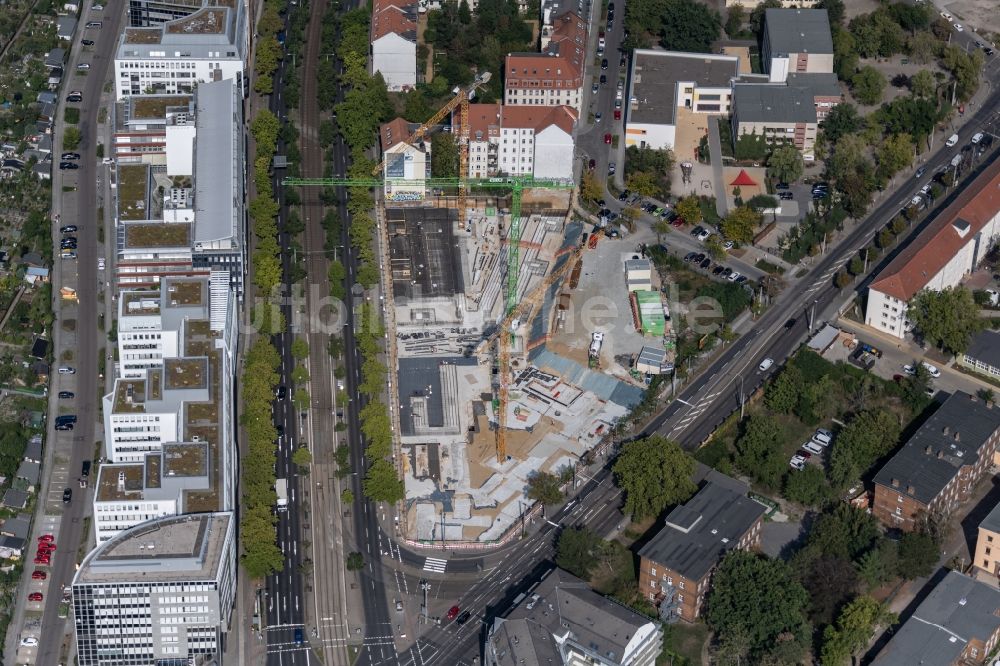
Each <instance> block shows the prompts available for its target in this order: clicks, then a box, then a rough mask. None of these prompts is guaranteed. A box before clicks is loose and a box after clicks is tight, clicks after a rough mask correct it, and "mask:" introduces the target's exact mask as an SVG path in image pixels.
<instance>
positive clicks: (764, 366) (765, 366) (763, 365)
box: [757, 358, 774, 372]
mask: <svg viewBox="0 0 1000 666" xmlns="http://www.w3.org/2000/svg"><path fill="white" fill-rule="evenodd" d="M772 365H774V359H773V358H765V359H764V360H763V361H761V362H760V365H758V366H757V369H758V370H760V371H761V372H766V371H768V370H770V369H771V366H772Z"/></svg>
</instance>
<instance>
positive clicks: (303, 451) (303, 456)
mask: <svg viewBox="0 0 1000 666" xmlns="http://www.w3.org/2000/svg"><path fill="white" fill-rule="evenodd" d="M312 459H313V457H312V454H311V453H310V452H309V449H308V447H305V446H300V447H299V448H297V449H295V452H294V453H292V462H293V463H295V466H296V467H299V468H303V469H304V468H307V467H309V465H311V464H312Z"/></svg>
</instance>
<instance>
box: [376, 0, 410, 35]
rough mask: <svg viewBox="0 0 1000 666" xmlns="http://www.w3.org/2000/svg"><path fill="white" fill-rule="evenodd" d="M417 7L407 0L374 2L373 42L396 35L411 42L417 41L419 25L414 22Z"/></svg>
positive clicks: (380, 0)
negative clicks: (392, 34)
mask: <svg viewBox="0 0 1000 666" xmlns="http://www.w3.org/2000/svg"><path fill="white" fill-rule="evenodd" d="M414 11H415V6H414V4H413V3H411V2H408V1H407V0H374V3H373V7H372V29H371V41H373V42H374V41H375V40H377V39H381V38H382V37H385V36H386V35H388V34H389V33H395V34H397V35H399V36H400V37H402V38H403V39H408V40H410V41H411V42H413V41H416V39H417V23H416V21H414V20H413V16H414Z"/></svg>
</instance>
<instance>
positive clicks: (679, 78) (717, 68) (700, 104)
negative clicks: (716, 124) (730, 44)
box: [624, 49, 739, 150]
mask: <svg viewBox="0 0 1000 666" xmlns="http://www.w3.org/2000/svg"><path fill="white" fill-rule="evenodd" d="M738 76H739V58H737V57H736V56H727V55H715V54H708V53H682V52H678V51H657V50H653V49H635V50H634V51H633V52H632V61H631V64H630V67H629V72H628V82H627V83H626V90H627V102H628V103H627V104H625V105H624V107H625V114H624V115H625V118H624V122H625V145H626V146H638V147H640V148H652V149H655V150H661V149H673V147H674V144H675V141H676V138H677V120H678V116H684V117H685V118H686V119H688V123H689V124H691V123H694V124H698V125H700V126H702V127H705V128H707V123H708V122H709V120H708V119H709V118H715V117H718V116H726V115H728V114H729V113H730V110H731V104H732V95H733V93H732V81H733V80H734V79H736V78H737V77H738Z"/></svg>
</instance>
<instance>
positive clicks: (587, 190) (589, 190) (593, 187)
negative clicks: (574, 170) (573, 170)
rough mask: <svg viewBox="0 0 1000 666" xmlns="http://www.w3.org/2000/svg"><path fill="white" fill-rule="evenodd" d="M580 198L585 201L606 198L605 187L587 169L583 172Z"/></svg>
mask: <svg viewBox="0 0 1000 666" xmlns="http://www.w3.org/2000/svg"><path fill="white" fill-rule="evenodd" d="M580 198H582V199H583V200H585V201H599V200H600V199H603V198H604V187H603V186H602V185H601V184H600V183H599V182H598V181H597V178H596V177H594V174H593V173H591V172H589V171H585V172H584V174H583V181H582V182H581V183H580Z"/></svg>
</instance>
